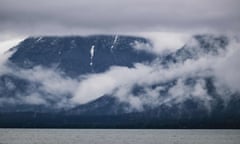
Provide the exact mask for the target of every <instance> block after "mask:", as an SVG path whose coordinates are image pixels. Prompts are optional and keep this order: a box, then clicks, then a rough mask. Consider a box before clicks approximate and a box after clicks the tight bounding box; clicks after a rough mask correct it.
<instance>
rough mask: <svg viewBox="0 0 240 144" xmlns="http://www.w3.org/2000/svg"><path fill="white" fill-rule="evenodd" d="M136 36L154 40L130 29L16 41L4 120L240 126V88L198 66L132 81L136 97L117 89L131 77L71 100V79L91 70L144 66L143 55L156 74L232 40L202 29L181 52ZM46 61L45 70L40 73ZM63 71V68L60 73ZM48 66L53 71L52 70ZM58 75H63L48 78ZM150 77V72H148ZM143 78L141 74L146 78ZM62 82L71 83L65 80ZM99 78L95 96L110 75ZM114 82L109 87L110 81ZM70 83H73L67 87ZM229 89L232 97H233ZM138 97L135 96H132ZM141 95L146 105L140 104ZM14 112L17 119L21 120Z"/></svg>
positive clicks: (1, 123) (0, 117)
mask: <svg viewBox="0 0 240 144" xmlns="http://www.w3.org/2000/svg"><path fill="white" fill-rule="evenodd" d="M135 42H138V43H142V44H143V45H144V44H148V45H150V46H153V44H152V43H151V42H150V41H149V40H148V39H145V38H140V37H129V36H104V35H98V36H88V37H80V36H70V37H30V38H27V39H25V40H24V41H22V42H21V43H20V44H19V45H17V46H16V47H15V48H13V49H12V50H16V51H15V52H14V53H13V54H12V55H11V57H10V58H9V61H8V63H7V66H8V67H9V68H10V69H11V70H12V72H11V73H9V74H5V75H1V76H0V98H1V99H0V100H1V101H0V108H1V110H0V127H84V128H94V127H95V128H104V127H105V128H239V127H240V123H239V121H240V111H239V108H240V97H239V94H238V93H237V92H232V91H230V90H229V89H228V88H225V89H224V92H223V93H219V88H218V87H217V86H216V77H214V76H213V75H211V74H210V75H206V74H205V73H204V74H202V75H199V74H197V75H195V74H191V73H190V74H189V75H184V76H180V77H179V76H177V77H173V78H171V79H169V80H165V81H161V80H159V77H160V78H161V77H164V76H163V75H161V74H163V73H161V72H157V75H156V77H155V78H156V80H155V81H156V82H154V83H150V84H139V83H138V84H136V85H134V86H133V87H130V86H129V88H130V89H131V93H128V96H126V97H127V98H129V99H128V100H122V98H121V97H119V96H116V95H117V94H119V93H120V92H122V91H123V90H125V89H124V88H123V89H121V87H124V86H125V85H128V84H129V83H131V81H129V82H128V79H126V80H123V81H127V82H126V83H124V82H123V84H122V83H120V87H116V88H114V89H113V90H112V91H113V92H111V93H103V92H102V90H100V93H99V96H98V97H97V98H95V99H92V100H91V101H90V102H87V103H83V104H80V103H74V104H72V102H71V100H72V98H74V97H75V96H74V93H72V92H71V90H72V89H73V88H72V89H71V87H74V86H73V85H71V84H72V83H80V84H82V83H83V82H85V81H84V80H85V79H88V78H89V77H88V76H89V75H90V76H92V75H93V76H96V77H98V76H99V74H100V75H101V74H106V72H108V71H111V68H112V67H116V66H118V67H119V68H127V69H129V70H132V69H136V66H135V64H136V63H140V64H145V65H147V66H148V67H151V69H152V70H151V71H150V72H149V73H147V74H149V75H150V74H151V73H154V72H155V73H156V71H158V70H160V71H161V70H162V69H163V70H165V71H167V70H171V67H172V66H175V65H184V63H185V62H186V61H187V60H193V61H197V60H198V59H200V58H201V57H204V56H212V57H216V56H218V55H220V54H221V53H222V52H224V51H226V49H227V46H228V45H229V43H230V42H229V38H228V37H225V36H213V35H197V36H194V37H193V38H192V41H191V43H190V44H188V43H187V44H186V45H184V46H183V47H182V48H180V49H178V50H177V51H176V52H172V53H168V54H164V55H157V54H154V53H150V52H146V51H144V50H137V49H136V48H135V46H134V43H135ZM39 67H40V68H39ZM155 67H157V68H155ZM165 68H166V69H165ZM39 69H40V70H42V72H41V73H37V74H36V73H35V72H36V71H38V70H39ZM49 69H50V70H51V71H48V70H49ZM207 70H209V69H207ZM55 72H57V73H58V74H57V75H55ZM44 73H46V74H48V75H50V77H47V78H46V77H45V76H44ZM52 73H53V74H52ZM167 73H168V72H167ZM169 73H171V71H169ZM122 75H127V73H122ZM136 75H137V73H136ZM104 76H105V75H104ZM111 76H112V75H111ZM113 76H114V75H113ZM51 77H53V79H54V80H55V81H57V83H51V82H50V81H51V80H50V81H48V80H46V79H48V78H49V79H50V78H51ZM143 77H145V78H148V77H149V79H150V76H148V75H144V76H143ZM63 78H64V81H62V79H63ZM104 78H105V77H104ZM107 78H108V77H107ZM110 78H111V77H110ZM41 79H43V81H44V82H41ZM141 79H142V77H139V81H140V80H141ZM107 80H109V79H106V83H108V81H107ZM118 80H119V81H121V79H118ZM45 81H46V82H48V83H47V84H46V83H45ZM147 82H148V81H145V83H147ZM62 83H67V84H62ZM115 83H118V81H116V82H115ZM115 83H113V84H115ZM58 84H59V85H64V87H60V88H58ZM68 84H69V85H68ZM113 84H112V85H113ZM93 85H96V87H95V88H96V89H87V92H86V93H85V94H86V97H87V96H91V95H88V93H91V91H99V90H98V88H99V87H101V85H105V81H102V83H100V82H98V81H96V82H95V83H93ZM112 85H107V86H106V87H107V88H108V87H109V89H110V87H111V86H112ZM126 88H127V87H126ZM65 89H67V90H68V91H67V92H65V91H64V90H65ZM69 89H70V90H69ZM56 90H57V91H56ZM61 91H64V92H61ZM69 91H70V92H69ZM119 91H120V92H119ZM150 95H151V96H150ZM42 97H43V99H42ZM223 97H229V98H228V100H227V102H226V100H225V99H224V98H223ZM133 99H134V101H133V102H134V103H133V104H132V103H131V102H130V101H131V100H133ZM16 100H17V101H18V102H15V101H16ZM139 103H141V108H140V109H138V108H135V107H133V106H132V105H139ZM63 105H67V106H66V107H65V106H63ZM11 119H17V122H16V121H15V120H11Z"/></svg>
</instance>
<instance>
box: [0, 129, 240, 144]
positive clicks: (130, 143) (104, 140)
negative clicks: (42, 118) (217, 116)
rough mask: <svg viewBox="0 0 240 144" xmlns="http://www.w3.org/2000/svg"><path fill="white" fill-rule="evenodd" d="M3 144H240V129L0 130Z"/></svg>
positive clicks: (0, 140)
mask: <svg viewBox="0 0 240 144" xmlns="http://www.w3.org/2000/svg"><path fill="white" fill-rule="evenodd" d="M0 144H240V130H125V129H124V130H120V129H0Z"/></svg>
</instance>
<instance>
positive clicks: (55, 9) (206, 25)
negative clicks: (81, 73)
mask: <svg viewBox="0 0 240 144" xmlns="http://www.w3.org/2000/svg"><path fill="white" fill-rule="evenodd" d="M239 9H240V1H239V0H177V1H176V0H98V1H96V0H67V1H66V0H51V1H49V0H41V1H39V0H21V1H19V0H0V33H1V35H0V53H3V52H4V51H5V49H6V48H2V45H5V44H6V43H8V44H9V45H16V44H17V43H18V42H19V41H20V40H22V39H24V38H26V37H28V36H39V35H89V34H127V35H141V36H144V37H150V38H151V39H153V40H154V41H155V42H156V43H157V44H158V43H161V45H162V43H163V42H164V45H163V46H164V47H170V48H172V47H177V46H181V45H182V44H183V43H185V42H186V39H187V38H186V35H193V34H196V33H228V34H229V33H230V34H238V33H239V31H240V12H239ZM164 37H165V38H164ZM182 40H184V41H182ZM172 41H174V42H175V43H177V44H178V45H177V46H176V45H175V44H174V45H171V44H173V42H172ZM168 45H170V46H168ZM161 51H162V50H158V51H157V52H161Z"/></svg>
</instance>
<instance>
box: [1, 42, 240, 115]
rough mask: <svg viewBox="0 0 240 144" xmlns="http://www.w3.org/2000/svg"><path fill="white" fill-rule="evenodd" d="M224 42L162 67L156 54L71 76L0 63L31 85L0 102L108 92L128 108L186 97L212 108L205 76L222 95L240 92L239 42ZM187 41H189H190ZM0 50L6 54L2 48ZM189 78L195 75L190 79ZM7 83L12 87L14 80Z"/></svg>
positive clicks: (45, 101)
mask: <svg viewBox="0 0 240 144" xmlns="http://www.w3.org/2000/svg"><path fill="white" fill-rule="evenodd" d="M174 39H175V38H173V39H172V40H174ZM229 43H230V44H229V45H228V46H227V48H226V50H221V49H220V51H219V54H218V55H215V54H212V53H208V54H204V53H200V56H198V57H197V58H196V59H187V60H185V61H179V62H177V63H169V64H168V66H167V67H166V66H165V65H162V63H161V60H160V61H159V60H156V61H153V62H152V63H149V64H147V63H135V64H134V67H132V68H128V67H123V66H113V67H110V68H109V70H107V71H106V72H103V73H98V74H96V73H93V74H87V75H82V76H80V77H79V78H75V79H73V78H70V77H68V76H67V75H65V74H64V73H63V72H61V71H60V70H56V69H54V68H52V69H51V68H44V67H41V66H36V67H34V68H33V69H20V68H15V69H12V68H10V67H7V65H6V63H2V64H1V65H0V66H1V67H3V66H4V67H5V68H6V69H7V71H5V73H6V72H7V73H8V74H11V75H13V76H16V77H18V78H21V79H25V80H27V81H30V82H33V83H35V84H34V86H35V87H31V88H29V90H28V93H26V94H25V93H24V94H19V96H18V99H17V100H13V99H12V98H9V99H6V98H1V99H0V104H1V103H7V102H8V103H14V101H15V102H17V103H26V104H33V105H48V106H52V107H57V108H63V107H65V108H69V107H74V106H76V105H80V104H86V103H88V102H91V101H93V100H96V99H98V98H100V97H102V96H104V95H110V96H113V97H116V98H118V99H119V101H120V102H124V103H128V104H130V106H131V108H130V110H138V111H141V110H143V109H144V108H145V106H148V107H156V106H160V105H163V104H165V105H169V106H171V105H174V104H181V103H183V102H185V101H186V100H188V99H197V100H199V101H200V102H201V103H202V104H203V105H204V106H205V107H206V108H207V109H211V101H212V100H213V99H212V97H211V96H210V95H209V94H208V93H207V86H206V82H205V78H208V77H213V79H214V80H215V81H214V84H215V86H216V87H218V88H225V89H226V91H228V93H226V91H220V90H218V92H219V93H221V94H223V93H224V97H225V98H224V97H223V99H224V100H226V99H227V98H226V97H230V96H231V94H232V93H234V92H240V87H239V86H240V77H239V74H238V72H239V67H240V65H239V57H240V43H239V42H238V41H237V40H235V39H234V38H231V39H230V42H229ZM192 46H193V44H192V43H190V44H189V47H192ZM194 46H196V43H194ZM154 47H158V46H157V45H154ZM154 49H158V48H154ZM167 49H168V48H167ZM140 50H142V49H140ZM153 51H155V50H153ZM4 55H6V57H9V55H7V53H5V54H4ZM16 70H17V71H16ZM1 71H2V70H1ZM0 74H1V75H3V73H0ZM189 78H194V79H195V80H194V81H193V82H192V83H191V84H189V83H188V82H187V81H188V79H189ZM7 85H8V86H9V88H12V89H14V88H15V87H14V85H11V84H7ZM153 86H154V87H153ZM136 87H139V89H138V90H139V92H137V93H134V92H133V91H134V89H135V88H136ZM51 102H54V105H51Z"/></svg>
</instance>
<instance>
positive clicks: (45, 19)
mask: <svg viewBox="0 0 240 144" xmlns="http://www.w3.org/2000/svg"><path fill="white" fill-rule="evenodd" d="M239 9H240V0H0V74H1V73H7V72H9V71H10V73H14V72H12V71H11V70H9V69H8V68H6V67H4V66H3V64H4V63H5V62H6V60H7V58H8V57H9V56H10V55H4V53H5V52H6V51H7V50H8V49H9V48H11V47H13V46H15V45H17V43H19V42H20V41H21V40H23V39H24V38H26V37H28V36H45V35H61V36H62V35H89V34H114V35H116V34H125V35H139V36H144V37H147V38H150V39H151V40H152V41H153V44H154V46H153V47H149V46H147V45H142V44H141V43H135V47H136V49H138V50H142V49H144V50H147V51H149V52H153V53H156V54H161V53H162V52H163V50H165V49H168V50H176V49H178V48H181V47H182V46H183V45H184V44H186V43H187V42H188V41H189V39H190V37H191V35H193V34H199V33H200V34H202V33H213V34H233V35H239V32H240V12H239ZM233 43H237V44H236V45H234V46H229V47H230V50H231V47H234V48H235V49H234V50H233V52H231V51H230V52H229V53H227V54H226V56H220V57H213V56H210V58H209V56H203V58H202V59H199V60H194V61H188V62H186V63H183V64H179V65H174V66H172V67H170V68H169V69H167V70H165V69H163V70H159V69H162V67H161V65H157V66H156V65H155V64H153V65H144V64H136V66H135V68H133V69H129V68H127V67H113V68H111V69H110V70H109V71H107V72H106V73H103V74H100V75H97V74H96V75H95V74H93V75H89V77H87V78H86V80H85V81H84V83H80V82H79V81H76V80H73V79H71V78H63V77H62V76H61V75H59V74H58V73H57V72H55V71H54V70H46V69H44V68H41V67H40V68H39V67H37V68H35V69H33V70H27V71H24V70H23V71H21V72H20V74H15V73H14V74H15V75H17V76H19V77H23V78H26V79H27V78H29V77H28V76H29V75H31V77H30V78H32V79H30V80H31V81H41V82H42V85H43V87H42V89H43V90H45V91H47V92H49V93H56V92H57V93H60V94H66V93H69V92H74V94H73V95H74V97H73V99H72V101H73V103H78V104H79V103H86V102H89V101H91V100H94V99H95V98H97V97H98V96H99V93H100V94H112V93H114V94H115V95H116V96H117V97H119V98H124V100H125V101H129V102H131V103H132V105H134V107H137V108H138V109H141V102H146V103H151V104H152V102H154V101H156V100H155V99H154V98H155V96H156V93H157V92H158V91H159V90H160V89H161V87H159V89H158V88H157V89H156V91H150V90H149V89H148V87H146V89H145V94H143V95H142V99H141V100H137V99H136V98H134V96H132V97H131V95H130V96H129V91H130V90H131V89H127V87H123V86H124V85H126V82H125V81H121V80H125V79H128V80H129V81H127V84H130V86H129V87H131V86H133V85H135V84H136V83H137V84H138V83H140V84H141V85H144V86H145V85H147V86H148V85H151V84H153V83H154V80H155V78H156V77H157V75H164V76H165V77H167V78H169V79H170V78H175V77H178V76H179V75H181V76H183V79H179V80H178V82H177V85H176V87H173V89H172V90H171V91H172V93H173V94H171V96H172V99H175V98H176V97H182V95H184V94H186V93H187V94H188V95H190V94H191V95H196V97H199V98H200V99H201V98H202V97H201V96H204V95H205V93H204V90H205V84H204V83H203V82H202V81H201V80H199V81H198V82H197V85H196V86H194V87H193V88H189V87H187V86H186V85H184V75H189V74H191V73H192V72H196V71H200V70H201V69H203V70H204V71H207V69H209V67H210V68H211V69H213V73H214V75H215V76H216V77H219V78H221V79H220V81H224V83H226V84H227V85H229V87H231V88H232V89H236V90H237V91H238V90H239V89H240V88H239V85H240V83H239V81H240V77H239V75H238V72H239V67H237V66H238V65H239V55H240V51H239V49H237V48H239V41H238V42H233ZM123 71H124V72H125V73H126V75H125V76H126V77H125V76H124V77H123V78H122V77H121V74H122V72H123ZM152 71H153V72H152ZM136 73H137V74H136ZM204 73H205V72H204ZM229 74H232V75H229ZM115 75H120V76H119V77H115ZM143 75H149V76H148V77H147V79H143V80H142V81H139V78H141V77H143ZM149 77H150V79H149ZM151 78H152V79H151ZM167 78H166V79H165V78H164V79H159V80H158V82H159V81H160V82H165V81H167V80H169V79H167ZM49 80H51V81H49ZM95 81H99V82H101V81H104V82H105V84H106V85H103V86H102V87H95V85H94V84H93V83H94V82H95ZM52 82H53V83H54V84H52ZM219 83H221V82H219ZM66 85H71V86H70V87H69V88H70V89H64V88H68V87H67V86H66ZM52 86H54V87H52ZM119 87H120V89H119V91H116V92H115V91H114V90H115V89H116V88H119ZM121 87H122V88H121ZM9 88H10V89H11V88H12V86H11V85H10V87H9ZM89 88H92V89H95V91H91V93H89V92H88V91H86V90H88V89H89ZM59 90H61V91H59ZM128 90H129V91H128ZM171 91H170V92H171ZM155 92H156V93H155ZM86 93H88V94H89V95H88V98H90V99H85V98H86V97H82V96H83V95H85V94H86ZM174 93H180V94H181V93H182V95H180V96H179V95H174ZM146 95H151V96H152V99H146ZM125 96H126V97H125ZM128 96H129V97H128ZM205 98H208V96H205V97H204V98H203V99H204V100H205ZM29 99H30V101H29ZM26 100H27V101H28V102H32V103H36V104H38V103H45V101H44V100H43V99H41V98H40V94H39V93H33V94H31V95H29V96H28V97H27V99H26ZM207 100H208V99H207ZM166 101H169V100H166ZM60 103H61V104H62V103H63V104H65V103H66V102H65V99H63V100H62V101H61V102H60Z"/></svg>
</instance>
